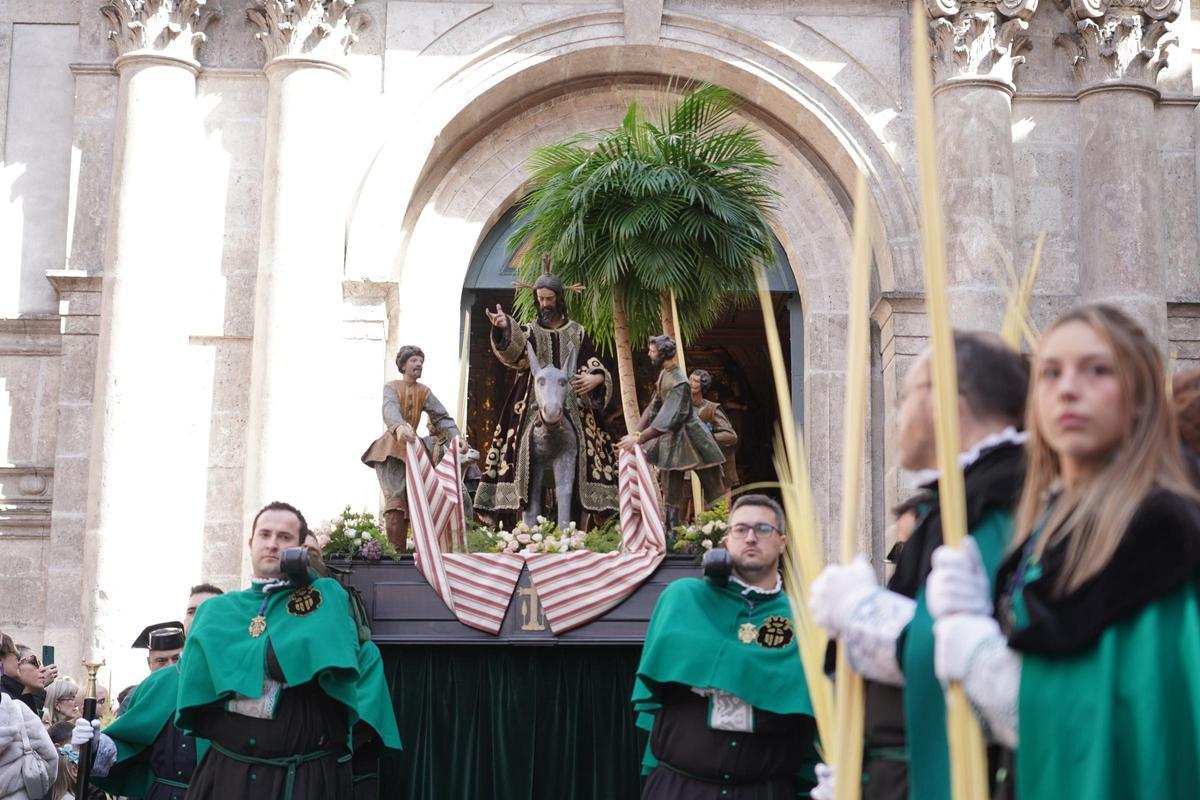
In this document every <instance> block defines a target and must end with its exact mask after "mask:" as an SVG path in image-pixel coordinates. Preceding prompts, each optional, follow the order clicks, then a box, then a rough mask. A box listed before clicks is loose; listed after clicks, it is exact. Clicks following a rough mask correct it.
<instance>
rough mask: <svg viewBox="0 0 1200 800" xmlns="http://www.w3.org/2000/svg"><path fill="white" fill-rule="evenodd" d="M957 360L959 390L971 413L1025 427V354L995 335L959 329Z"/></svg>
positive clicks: (955, 353) (956, 345) (1026, 364)
mask: <svg viewBox="0 0 1200 800" xmlns="http://www.w3.org/2000/svg"><path fill="white" fill-rule="evenodd" d="M954 360H955V362H956V367H957V369H958V392H959V394H960V395H962V397H963V399H964V400H966V401H967V405H968V406H969V407H970V409H971V412H972V413H974V414H975V416H977V417H984V418H996V419H1002V420H1004V421H1005V422H1007V423H1008V424H1010V425H1012V426H1014V427H1016V428H1021V427H1022V425H1023V424H1024V421H1025V395H1026V392H1027V391H1028V388H1029V362H1028V361H1026V359H1025V357H1024V356H1022V355H1021V354H1020V353H1018V352H1017V351H1016V350H1013V349H1012V348H1011V347H1009V346H1008V345H1006V344H1005V343H1004V340H1003V339H1001V338H1000V337H999V336H996V335H995V334H990V333H978V332H975V331H955V333H954ZM930 369H932V364H931V365H930Z"/></svg>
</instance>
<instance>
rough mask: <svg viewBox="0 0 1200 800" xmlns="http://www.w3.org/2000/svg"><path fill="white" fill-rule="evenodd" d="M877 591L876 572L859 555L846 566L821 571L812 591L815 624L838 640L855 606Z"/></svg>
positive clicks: (811, 598)
mask: <svg viewBox="0 0 1200 800" xmlns="http://www.w3.org/2000/svg"><path fill="white" fill-rule="evenodd" d="M878 589H879V582H878V581H877V580H876V579H875V570H873V569H871V565H870V564H868V563H867V559H866V558H864V557H863V556H861V555H860V556H858V557H857V558H855V559H854V562H853V563H851V564H849V565H847V566H843V565H841V564H830V565H829V566H828V567H826V568H825V569H823V570H821V574H820V575H818V576H817V579H816V580H815V581H813V584H812V587H811V588H810V589H809V592H808V609H809V611H810V612H811V613H812V617H813V620H814V621H815V622H816V623H817V624H818V625H820V626H821V627H822V628H824V629H825V630H826V631H827V632H828V633H829V635H830V636H831V637H833V638H837V637H839V636H841V635H842V632H843V631H844V630H845V627H846V622H847V621H848V620H849V618H850V614H851V612H852V611H854V608H855V606H857V605H858V604H859V603H861V602H862V601H863V600H865V599H866V598H867V596H868V595H870V594H871V593H872V592H874V591H876V590H878Z"/></svg>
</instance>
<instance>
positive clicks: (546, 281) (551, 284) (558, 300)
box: [533, 272, 568, 319]
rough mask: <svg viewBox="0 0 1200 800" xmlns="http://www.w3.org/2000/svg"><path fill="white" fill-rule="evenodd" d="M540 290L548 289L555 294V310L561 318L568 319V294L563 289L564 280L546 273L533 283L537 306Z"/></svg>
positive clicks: (534, 298)
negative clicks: (538, 291)
mask: <svg viewBox="0 0 1200 800" xmlns="http://www.w3.org/2000/svg"><path fill="white" fill-rule="evenodd" d="M538 289H547V290H549V291H551V292H554V309H555V311H557V312H558V314H559V316H560V317H562V318H563V319H567V318H568V317H567V293H566V291H565V290H564V289H563V284H562V280H561V279H560V278H559V277H558V276H557V275H555V274H554V273H552V272H546V273H543V274H542V275H540V276H538V279H537V280H536V281H534V283H533V302H534V305H537V290H538Z"/></svg>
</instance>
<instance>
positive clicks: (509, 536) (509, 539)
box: [500, 531, 513, 542]
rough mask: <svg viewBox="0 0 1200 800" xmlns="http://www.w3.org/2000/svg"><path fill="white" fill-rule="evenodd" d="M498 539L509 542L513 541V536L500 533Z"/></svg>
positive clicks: (503, 532)
mask: <svg viewBox="0 0 1200 800" xmlns="http://www.w3.org/2000/svg"><path fill="white" fill-rule="evenodd" d="M500 538H501V539H503V540H504V541H506V542H511V541H512V540H513V535H512V534H511V533H509V532H508V531H500Z"/></svg>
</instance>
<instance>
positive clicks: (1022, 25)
mask: <svg viewBox="0 0 1200 800" xmlns="http://www.w3.org/2000/svg"><path fill="white" fill-rule="evenodd" d="M936 1H937V0H930V2H936ZM1028 28H1029V23H1028V22H1027V21H1026V19H1025V18H1022V17H1013V18H1011V19H1005V18H1004V16H1003V14H1002V13H1000V12H998V11H996V10H990V9H987V8H983V7H980V6H976V7H973V8H969V9H962V10H960V11H959V12H958V13H956V14H954V15H953V16H943V17H937V18H935V19H933V20H932V21H931V22H930V23H929V35H930V40H931V42H932V48H931V51H930V52H931V57H932V60H933V77H934V81H935V82H936V83H945V82H947V81H951V80H956V79H968V80H980V79H983V80H988V81H994V82H997V83H1000V84H1002V85H1004V86H1006V87H1009V88H1011V87H1012V82H1013V70H1014V69H1016V68H1017V67H1018V66H1019V65H1021V64H1024V63H1025V56H1023V55H1021V54H1020V53H1021V51H1022V50H1024V49H1025V48H1027V47H1028V46H1029V36H1027V35H1026V33H1025V31H1026V30H1027V29H1028Z"/></svg>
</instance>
